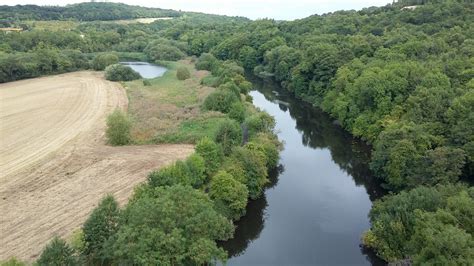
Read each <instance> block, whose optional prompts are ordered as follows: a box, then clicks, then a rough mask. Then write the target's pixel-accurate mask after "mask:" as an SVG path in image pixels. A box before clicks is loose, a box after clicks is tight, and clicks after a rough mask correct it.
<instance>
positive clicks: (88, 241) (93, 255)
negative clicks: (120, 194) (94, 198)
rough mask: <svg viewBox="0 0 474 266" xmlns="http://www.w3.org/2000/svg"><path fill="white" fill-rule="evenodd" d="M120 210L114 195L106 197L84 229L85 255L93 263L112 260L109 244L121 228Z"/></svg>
mask: <svg viewBox="0 0 474 266" xmlns="http://www.w3.org/2000/svg"><path fill="white" fill-rule="evenodd" d="M119 214H120V210H119V207H118V203H117V201H115V198H114V197H113V196H112V195H108V196H106V197H104V198H103V199H102V200H101V201H100V203H99V205H98V206H97V207H96V208H95V209H94V210H93V211H92V214H91V215H90V216H89V218H87V220H86V222H85V223H84V225H83V227H82V231H83V234H84V243H85V247H84V251H83V254H84V255H85V256H86V257H87V258H88V260H89V261H90V262H92V263H94V264H95V263H97V264H104V263H107V261H108V260H109V259H110V257H109V256H110V254H109V253H110V251H109V250H107V244H108V241H109V239H110V238H111V237H113V236H114V235H115V233H116V232H117V230H118V228H119Z"/></svg>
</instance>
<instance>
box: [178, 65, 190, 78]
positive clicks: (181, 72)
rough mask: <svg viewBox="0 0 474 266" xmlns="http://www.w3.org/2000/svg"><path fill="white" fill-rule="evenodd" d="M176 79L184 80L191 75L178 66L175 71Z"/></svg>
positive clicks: (185, 68) (186, 69) (185, 69)
mask: <svg viewBox="0 0 474 266" xmlns="http://www.w3.org/2000/svg"><path fill="white" fill-rule="evenodd" d="M176 77H177V78H178V79H179V80H186V79H188V78H190V77H191V73H190V72H189V69H188V68H187V67H185V66H180V67H178V69H177V70H176Z"/></svg>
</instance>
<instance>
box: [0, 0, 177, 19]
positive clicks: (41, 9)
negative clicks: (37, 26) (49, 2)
mask: <svg viewBox="0 0 474 266" xmlns="http://www.w3.org/2000/svg"><path fill="white" fill-rule="evenodd" d="M104 10H106V11H104ZM0 14H1V17H3V18H15V19H19V20H71V19H76V20H82V21H94V20H119V19H133V18H143V17H147V18H157V17H177V16H179V15H180V12H178V11H173V10H166V9H159V8H147V7H140V6H128V5H125V4H120V3H98V2H97V3H80V4H74V5H67V6H37V5H24V6H21V5H16V6H2V12H1V13H0Z"/></svg>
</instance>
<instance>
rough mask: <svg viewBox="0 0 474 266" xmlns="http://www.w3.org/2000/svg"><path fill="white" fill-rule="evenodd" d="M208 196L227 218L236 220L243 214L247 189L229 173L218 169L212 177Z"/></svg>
mask: <svg viewBox="0 0 474 266" xmlns="http://www.w3.org/2000/svg"><path fill="white" fill-rule="evenodd" d="M209 196H210V197H211V198H212V199H213V200H214V202H215V203H216V207H217V210H218V211H219V212H221V213H222V214H224V215H225V216H226V217H227V218H229V219H233V220H237V219H239V218H240V217H242V216H243V215H244V214H245V207H246V206H247V199H248V196H249V191H248V189H247V187H246V186H245V185H244V184H242V183H240V182H239V181H237V180H235V179H234V178H233V177H232V176H231V175H230V174H228V173H226V172H224V171H220V172H219V173H217V174H216V175H215V176H214V177H212V180H211V184H210V189H209Z"/></svg>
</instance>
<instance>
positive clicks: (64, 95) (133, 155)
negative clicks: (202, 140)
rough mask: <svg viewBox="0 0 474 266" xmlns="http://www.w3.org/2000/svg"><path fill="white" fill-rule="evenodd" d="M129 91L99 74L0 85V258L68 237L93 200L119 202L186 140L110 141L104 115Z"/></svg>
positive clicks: (28, 256) (34, 252) (188, 149)
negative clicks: (160, 142)
mask: <svg viewBox="0 0 474 266" xmlns="http://www.w3.org/2000/svg"><path fill="white" fill-rule="evenodd" d="M126 107H127V96H126V94H125V92H124V90H123V88H121V86H120V85H119V84H117V83H113V82H108V81H106V80H104V79H103V78H102V74H101V73H94V72H86V71H84V72H76V73H69V74H63V75H57V76H51V77H43V78H37V79H30V80H24V81H17V82H11V83H6V84H0V144H1V145H0V174H1V175H0V214H1V215H0V241H1V242H0V260H5V259H8V258H9V257H11V256H15V257H17V258H19V259H22V260H26V261H32V260H34V259H35V258H37V256H38V255H39V253H40V252H41V250H42V248H43V247H44V246H45V245H46V244H47V242H48V241H49V240H50V239H51V238H52V237H53V236H55V235H58V236H61V237H65V238H67V237H68V236H69V235H70V234H71V233H72V232H73V231H74V230H75V229H77V228H79V227H80V226H81V225H82V224H83V222H84V221H85V219H86V218H87V216H88V215H89V214H90V212H91V211H92V209H93V208H94V207H95V206H96V205H97V203H98V202H99V200H100V199H101V198H102V197H103V196H105V195H106V194H109V193H110V194H113V195H114V196H115V197H116V199H117V200H118V201H119V202H120V203H121V204H123V203H124V202H126V200H127V199H128V197H129V196H130V195H131V193H132V191H133V188H134V187H135V186H136V185H137V184H139V183H140V182H143V181H144V180H145V179H146V175H147V173H148V172H149V171H151V170H153V169H157V168H160V167H162V166H164V165H167V164H170V163H171V162H173V161H175V160H177V159H184V158H186V157H187V156H188V155H189V154H191V153H192V152H193V147H192V146H191V145H159V146H158V145H149V146H126V147H110V146H107V145H105V137H104V131H105V118H106V115H107V114H108V113H110V112H111V111H112V110H114V109H115V108H122V109H125V108H126Z"/></svg>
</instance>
